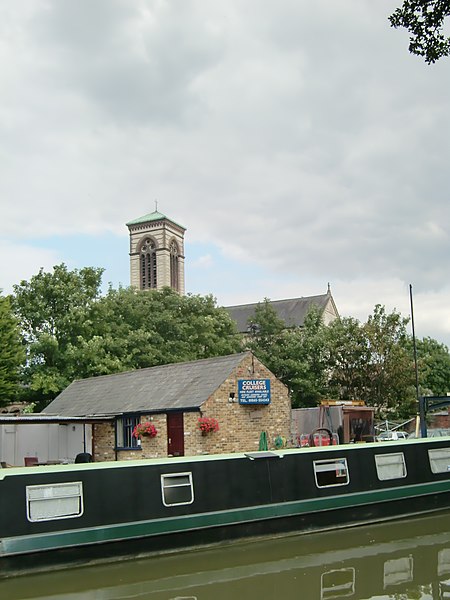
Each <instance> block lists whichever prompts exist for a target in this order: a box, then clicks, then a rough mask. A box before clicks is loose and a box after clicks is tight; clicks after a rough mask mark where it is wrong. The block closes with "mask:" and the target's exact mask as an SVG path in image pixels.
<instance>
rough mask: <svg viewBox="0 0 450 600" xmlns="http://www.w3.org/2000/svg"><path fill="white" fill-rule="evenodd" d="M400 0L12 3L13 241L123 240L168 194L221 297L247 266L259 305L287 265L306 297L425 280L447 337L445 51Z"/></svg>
mask: <svg viewBox="0 0 450 600" xmlns="http://www.w3.org/2000/svg"><path fill="white" fill-rule="evenodd" d="M87 4H89V9H88V10H87ZM395 5H396V3H395V2H394V0H381V1H380V2H376V3H374V2H371V1H370V0H342V1H341V2H339V3H330V2H326V1H325V0H317V1H316V2H314V3H311V2H306V0H297V1H294V0H280V2H277V3H273V4H268V3H265V4H261V2H259V1H257V0H248V1H246V2H245V3H242V2H239V1H238V0H227V2H225V1H222V0H218V1H217V2H210V1H209V0H183V2H177V3H175V2H173V3H171V2H163V1H160V0H136V1H135V2H132V3H130V2H127V1H126V0H91V1H90V2H89V3H87V2H85V1H79V2H73V1H72V0H35V2H33V3H24V2H16V3H3V4H2V6H1V7H0V40H1V41H0V56H1V59H0V60H1V69H0V84H1V86H2V97H1V99H0V136H1V139H2V144H1V145H0V208H1V215H2V218H1V219H0V238H1V239H3V240H5V242H4V245H3V248H7V247H8V243H7V241H8V240H14V244H15V246H16V247H17V246H21V245H22V243H23V245H24V248H23V252H22V251H21V254H23V255H26V254H27V252H28V251H29V249H30V246H33V244H35V243H39V248H42V246H44V245H45V243H46V240H49V239H50V238H52V237H54V236H62V237H64V236H67V237H72V236H77V235H87V236H92V239H95V237H96V236H98V239H99V240H102V239H103V236H104V235H105V234H108V233H111V234H113V235H114V236H125V235H126V234H127V232H126V228H125V226H124V223H126V222H127V221H129V220H130V219H133V218H136V217H138V216H140V215H143V214H146V213H148V212H150V211H151V210H153V207H154V200H155V199H158V202H159V208H160V210H161V211H162V212H164V213H165V214H167V215H168V216H170V217H172V218H173V219H174V220H175V221H177V222H180V223H183V224H184V225H185V226H186V227H187V228H188V231H187V237H186V241H187V244H188V243H192V244H193V245H196V244H200V245H202V247H203V248H204V251H203V252H202V255H204V256H207V255H208V254H210V255H211V256H213V257H214V261H215V262H214V272H215V271H217V269H218V268H219V267H220V268H221V269H224V271H222V276H221V277H220V275H217V278H216V279H214V280H213V279H212V278H211V277H209V278H208V281H207V282H205V285H212V284H213V283H214V285H215V286H217V287H216V289H210V290H209V291H211V292H212V293H214V294H215V293H217V295H219V293H220V289H221V285H222V283H223V284H224V285H225V287H226V289H227V290H229V291H230V292H232V291H233V290H234V291H235V293H236V294H240V293H241V292H240V291H239V289H238V287H237V286H236V285H235V282H234V281H233V279H232V277H233V275H232V273H233V272H234V278H235V280H236V279H239V278H240V277H242V278H245V280H246V285H247V290H248V292H247V293H248V294H250V293H251V292H253V293H254V294H255V296H256V297H254V298H252V299H251V300H249V301H256V300H258V299H260V298H263V297H264V296H268V297H271V296H272V295H273V294H272V288H271V287H270V282H271V281H272V280H273V281H276V282H277V284H278V287H277V288H276V289H278V290H280V291H281V289H285V290H286V293H288V290H292V293H291V294H289V295H291V296H298V295H308V294H309V293H312V294H314V293H320V291H321V290H325V289H326V282H327V281H331V282H333V281H339V282H341V284H342V292H340V293H339V296H340V301H339V303H338V305H339V306H341V305H343V306H349V307H353V308H354V309H355V310H356V309H357V307H358V306H359V303H358V302H355V301H354V298H360V296H359V294H358V293H357V290H362V289H365V290H366V293H367V295H366V296H364V298H367V305H370V307H372V308H373V305H374V304H375V303H376V302H378V301H380V303H385V302H383V298H380V294H378V292H379V291H380V290H383V292H384V294H385V296H386V298H390V296H391V292H390V290H391V289H394V290H395V292H393V294H394V296H395V297H396V298H398V299H400V298H402V297H403V296H404V288H405V286H407V284H408V283H409V282H413V283H414V287H415V290H416V294H417V295H418V296H420V297H422V298H424V299H425V298H427V301H426V302H425V300H424V310H425V311H426V312H427V314H429V327H430V330H431V327H432V328H433V331H437V332H438V333H439V327H440V325H441V324H442V325H443V326H445V327H446V325H445V323H447V320H446V317H445V314H443V311H442V310H441V309H440V308H439V307H444V306H445V305H446V302H447V300H448V281H449V275H450V269H449V266H448V256H449V255H450V231H449V229H450V225H449V223H450V202H449V201H448V190H449V189H450V171H449V169H448V166H447V157H448V155H449V154H450V120H449V117H448V107H447V98H448V96H449V93H450V89H449V87H450V84H449V82H448V77H447V71H448V61H447V62H445V61H443V62H442V63H438V64H436V65H434V66H433V67H427V66H426V65H425V64H424V63H423V62H422V61H421V60H420V59H418V58H417V57H412V56H410V55H409V54H408V51H407V37H405V36H404V35H403V34H402V33H403V32H400V31H394V30H393V29H391V28H390V27H389V23H388V20H387V19H388V15H389V14H390V13H391V12H392V10H393V9H394V8H395ZM100 243H101V242H100V241H99V244H100ZM40 252H41V250H37V251H36V255H37V256H39V253H40ZM49 252H50V254H51V253H52V250H51V248H49ZM217 252H218V254H221V255H222V257H223V261H219V262H218V261H217V257H216V253H217ZM55 254H56V255H57V256H58V257H59V256H60V255H62V260H64V258H65V257H64V250H63V248H61V249H59V250H58V251H57V252H55ZM227 261H228V263H227ZM51 262H52V263H55V262H60V260H57V261H51ZM93 262H94V263H95V262H96V261H93ZM231 265H233V268H231ZM19 266H20V267H21V268H22V266H25V265H22V263H21V265H18V268H17V276H18V277H17V278H22V277H23V275H22V271H21V268H20V269H19ZM78 266H81V265H78ZM192 266H193V268H195V269H200V264H198V265H197V264H195V266H194V265H192ZM204 266H205V264H203V267H204ZM228 266H229V267H230V269H228V268H227V267H228ZM211 271H212V270H211ZM24 272H25V271H24ZM27 272H28V271H27ZM241 273H242V275H241ZM244 273H245V275H244ZM259 274H262V275H261V279H259V280H256V277H257V276H258V277H259ZM227 277H229V278H230V279H229V281H228V282H225V279H226V278H227ZM251 277H253V278H254V281H253V282H252V281H249V278H251ZM121 280H122V281H127V280H128V274H127V273H125V274H124V275H123V276H122V277H121ZM198 281H199V279H197V280H196V285H201V284H200V283H198V284H197V282H198ZM264 281H266V282H267V291H264V287H265V284H264ZM393 281H395V282H397V283H396V285H393V286H391V284H390V283H386V282H393ZM312 282H313V285H315V286H316V289H315V290H312V289H311V291H309V290H310V287H311V285H312ZM283 283H284V285H283ZM318 288H320V289H318ZM305 290H308V291H305ZM345 290H347V291H345ZM278 297H279V296H278ZM375 297H376V298H377V299H376V300H375ZM431 298H433V300H431ZM360 299H361V303H363V304H364V305H365V303H366V300H363V298H362V297H361V298H360ZM229 303H230V304H233V303H234V302H233V301H232V300H231V301H230V302H229ZM386 303H387V301H386ZM447 305H448V304H447ZM358 314H359V313H358Z"/></svg>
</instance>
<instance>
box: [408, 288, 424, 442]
mask: <svg viewBox="0 0 450 600" xmlns="http://www.w3.org/2000/svg"><path fill="white" fill-rule="evenodd" d="M409 300H410V304H411V328H412V338H413V349H414V371H415V374H416V398H417V403H418V406H419V416H420V431H421V435H422V437H427V424H426V420H425V417H426V414H425V406H424V402H423V399H422V402H421V399H420V397H419V371H418V368H417V346H416V332H415V328H414V306H413V294H412V285H411V284H409Z"/></svg>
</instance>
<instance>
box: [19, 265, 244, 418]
mask: <svg viewBox="0 0 450 600" xmlns="http://www.w3.org/2000/svg"><path fill="white" fill-rule="evenodd" d="M101 276H102V269H94V268H85V269H81V270H80V271H77V270H74V271H68V270H67V268H66V266H65V265H59V266H57V267H54V270H53V273H45V272H44V271H43V270H42V269H41V271H39V273H38V274H37V275H35V276H34V277H32V278H31V280H30V281H29V282H26V281H22V282H21V283H20V285H17V286H15V287H14V291H15V295H13V296H12V302H13V305H14V308H15V311H16V314H17V315H18V318H19V321H20V325H21V329H22V331H23V335H24V339H25V341H26V345H27V351H28V354H27V358H28V360H27V366H26V369H25V372H24V381H25V383H26V384H27V389H29V390H30V399H31V400H33V401H35V402H36V403H37V405H38V408H42V407H43V406H45V405H46V404H47V403H48V401H50V400H51V399H52V398H54V397H55V395H56V394H58V393H59V392H60V391H61V390H63V389H64V388H65V387H66V386H67V385H68V384H69V383H70V382H71V381H73V380H74V379H83V378H86V377H90V376H95V375H105V374H110V373H117V372H120V371H125V370H131V369H136V368H141V367H149V366H153V365H159V364H166V363H170V362H180V361H187V360H195V359H198V358H208V357H212V356H219V355H224V354H229V353H233V352H236V351H239V350H240V339H239V336H238V335H237V332H236V328H235V324H234V323H233V321H232V320H231V318H230V317H229V315H228V313H227V312H226V311H225V309H223V308H218V307H217V306H216V302H215V299H214V298H213V297H212V296H206V297H201V296H192V295H187V296H180V295H179V294H177V293H176V292H174V291H173V290H171V289H169V288H166V289H164V290H161V291H157V290H154V291H145V292H141V291H137V290H135V289H133V288H119V289H118V290H114V289H113V288H110V289H109V291H108V292H107V294H106V295H105V296H103V297H102V296H100V285H101Z"/></svg>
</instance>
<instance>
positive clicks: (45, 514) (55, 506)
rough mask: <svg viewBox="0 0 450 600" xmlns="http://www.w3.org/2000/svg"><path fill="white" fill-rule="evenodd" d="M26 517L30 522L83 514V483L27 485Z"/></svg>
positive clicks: (69, 517) (68, 517) (67, 517)
mask: <svg viewBox="0 0 450 600" xmlns="http://www.w3.org/2000/svg"><path fill="white" fill-rule="evenodd" d="M26 499H27V519H28V520H29V521H31V522H36V521H53V520H56V519H71V518H74V517H81V515H82V514H83V484H82V482H81V481H73V482H70V483H50V484H45V485H27V486H26Z"/></svg>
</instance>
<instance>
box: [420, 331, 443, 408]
mask: <svg viewBox="0 0 450 600" xmlns="http://www.w3.org/2000/svg"><path fill="white" fill-rule="evenodd" d="M417 366H418V374H419V388H420V389H419V392H420V393H421V394H423V395H429V396H445V395H446V394H447V392H450V354H449V351H448V348H447V346H446V345H445V344H441V343H439V342H437V341H436V340H434V339H432V338H430V337H426V338H423V339H422V340H417Z"/></svg>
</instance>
